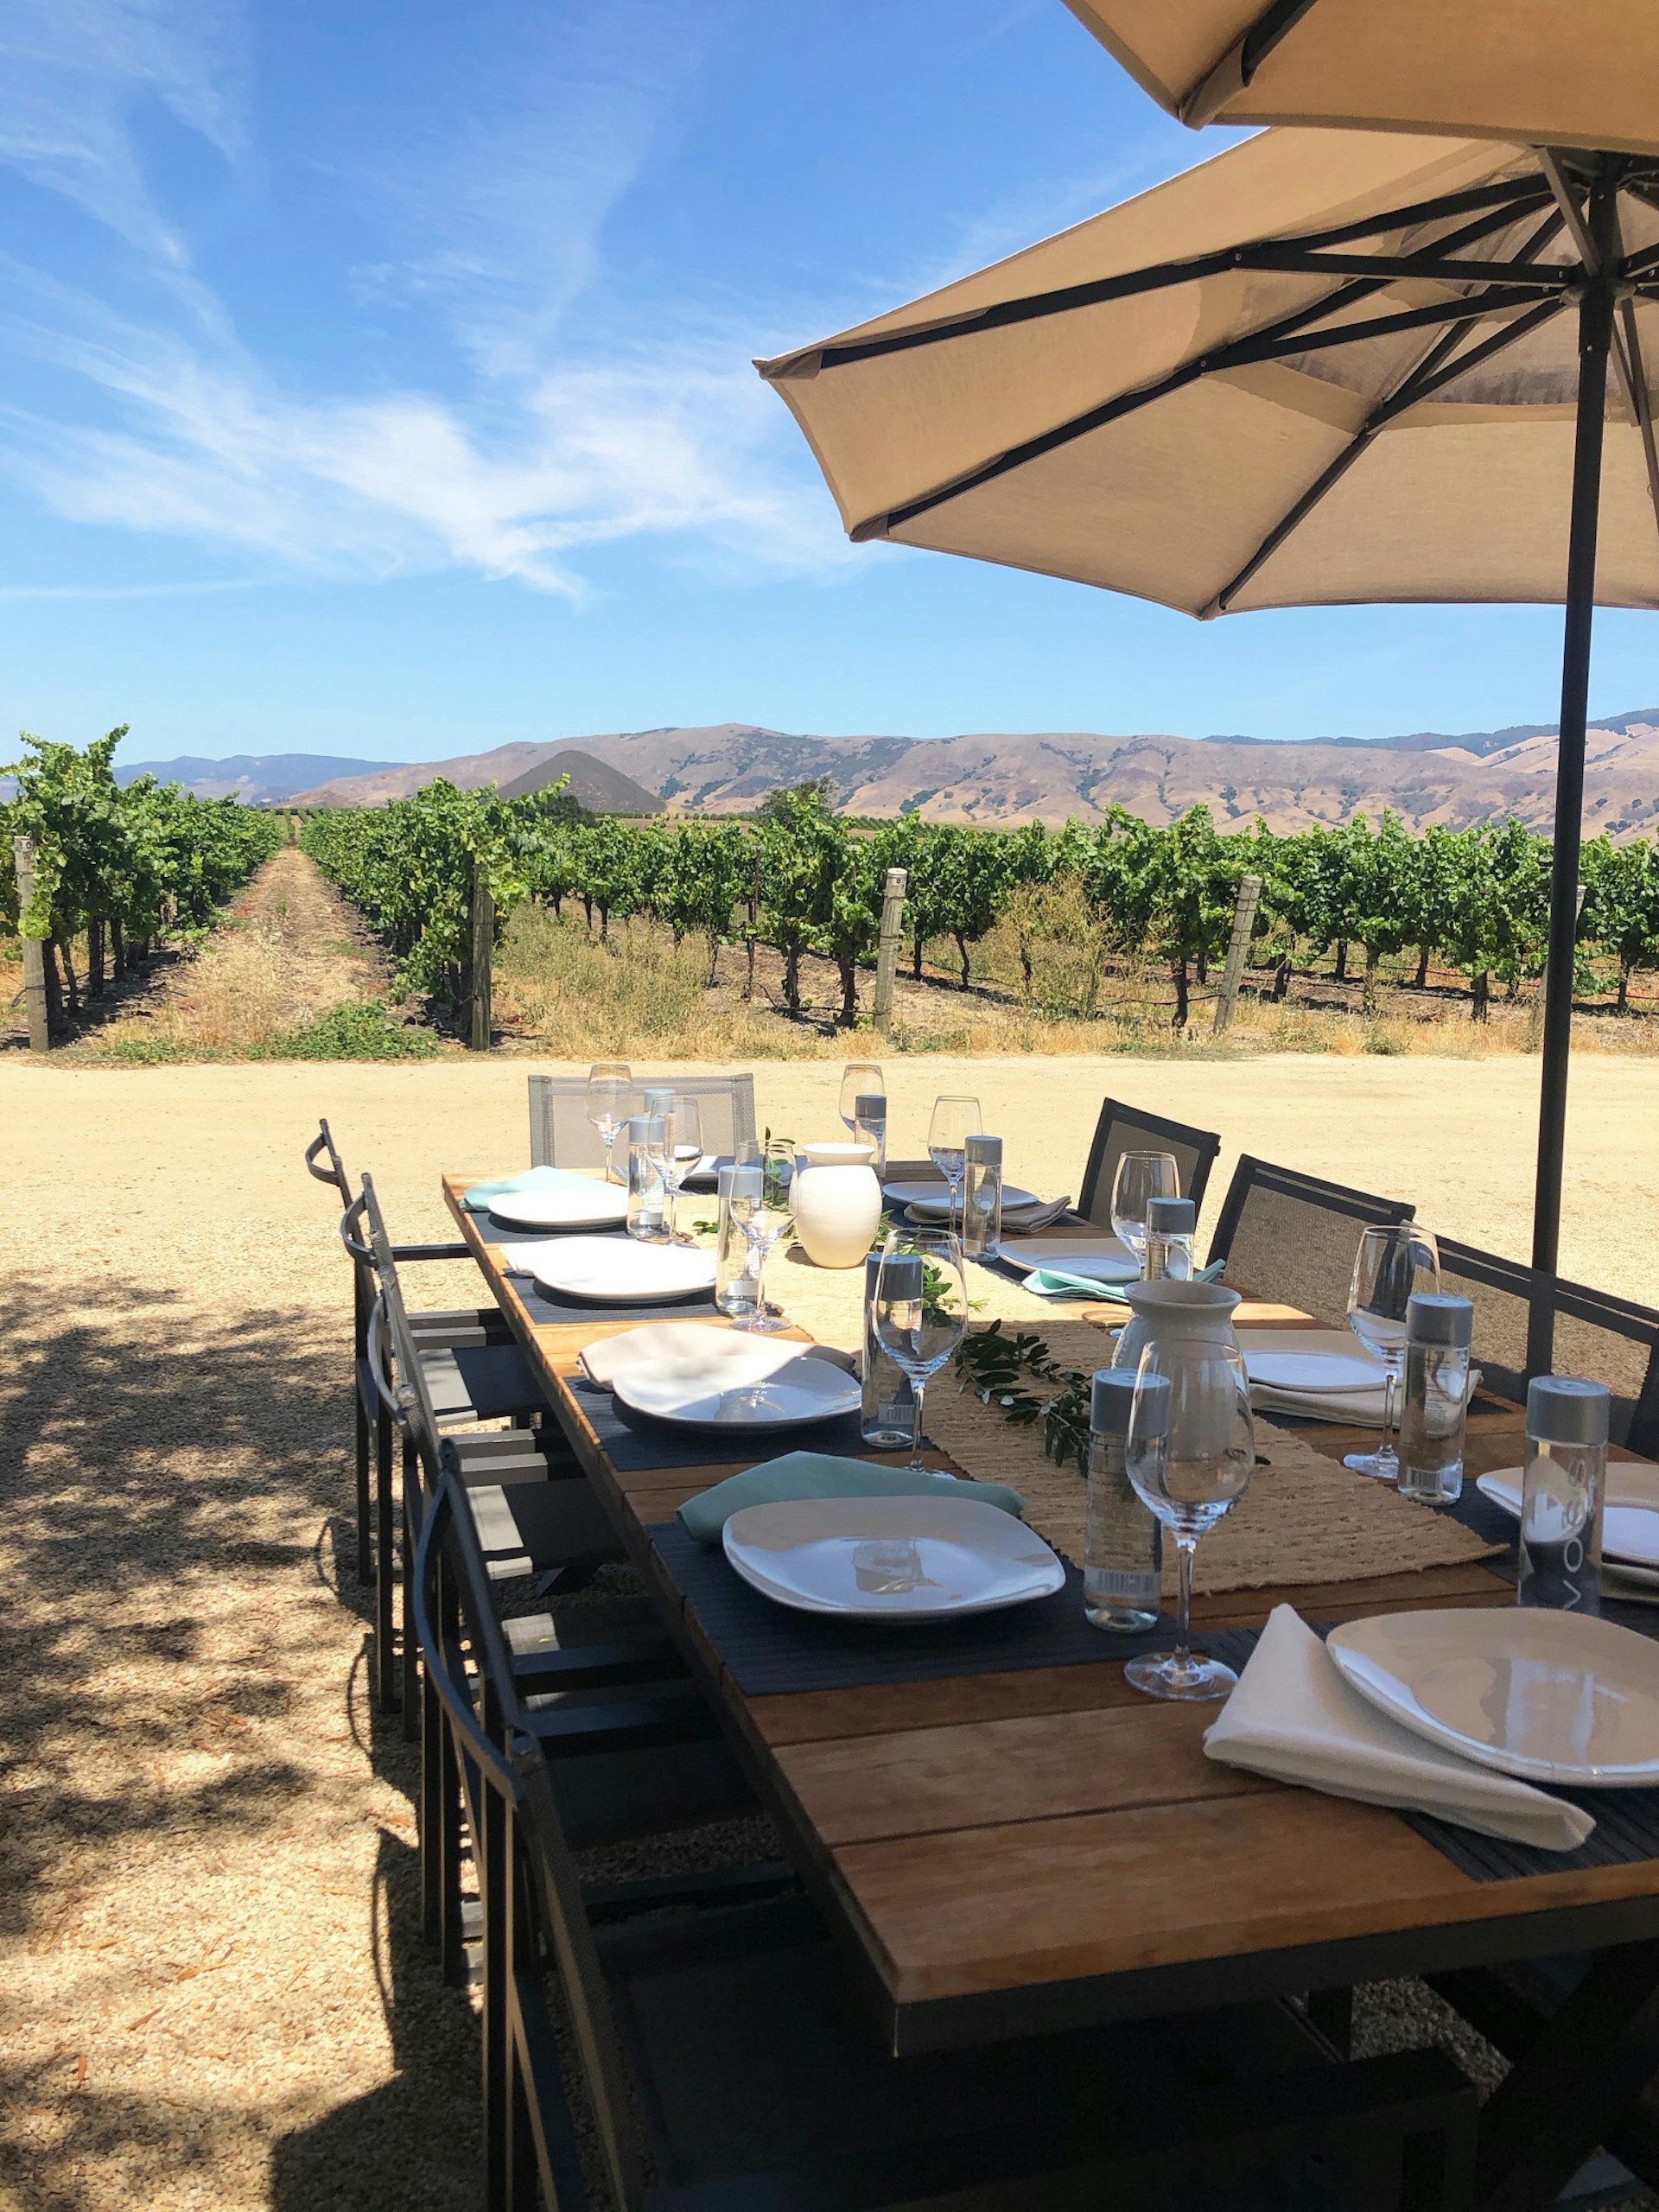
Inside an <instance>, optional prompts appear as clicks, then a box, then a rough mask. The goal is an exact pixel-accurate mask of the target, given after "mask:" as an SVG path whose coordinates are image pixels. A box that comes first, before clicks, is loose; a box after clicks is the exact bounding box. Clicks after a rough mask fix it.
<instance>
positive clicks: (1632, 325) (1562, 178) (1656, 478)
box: [1538, 146, 1659, 523]
mask: <svg viewBox="0 0 1659 2212" xmlns="http://www.w3.org/2000/svg"><path fill="white" fill-rule="evenodd" d="M1538 165H1539V167H1540V168H1541V169H1542V170H1543V173H1544V175H1545V177H1546V178H1547V179H1548V183H1549V188H1550V190H1551V191H1552V192H1553V193H1554V195H1555V203H1556V205H1557V207H1560V211H1561V215H1562V218H1563V219H1564V220H1565V222H1566V224H1567V229H1568V231H1569V232H1571V234H1572V238H1573V245H1575V246H1576V247H1577V249H1578V254H1579V258H1580V261H1581V262H1582V263H1583V264H1584V268H1585V272H1586V275H1587V276H1591V277H1595V276H1599V274H1600V273H1601V264H1602V255H1601V251H1600V249H1599V246H1598V245H1597V244H1596V241H1595V239H1594V238H1592V235H1591V232H1590V226H1589V224H1588V223H1587V222H1586V219H1585V217H1584V213H1583V210H1582V209H1581V208H1580V206H1579V203H1578V199H1577V197H1576V195H1575V194H1574V193H1573V188H1572V187H1571V186H1570V185H1569V184H1568V183H1567V178H1566V175H1565V174H1564V173H1563V171H1562V168H1561V164H1560V158H1559V156H1557V155H1556V154H1555V152H1554V149H1552V148H1550V147H1548V146H1543V147H1540V149H1538ZM1611 222H1612V253H1613V257H1614V266H1615V267H1616V268H1618V267H1622V265H1623V264H1624V248H1623V245H1622V244H1621V242H1620V238H1619V232H1618V203H1617V199H1615V202H1614V209H1613V213H1612V217H1611ZM1608 350H1609V351H1610V352H1611V354H1612V357H1613V368H1614V371H1615V372H1616V373H1617V375H1618V381H1619V383H1620V385H1622V386H1623V388H1624V404H1625V405H1626V406H1627V407H1628V408H1629V409H1630V419H1631V420H1632V422H1634V423H1635V424H1636V426H1637V429H1638V430H1640V432H1641V433H1642V457H1643V461H1644V463H1645V464H1646V467H1647V473H1648V498H1649V501H1650V503H1651V505H1652V507H1653V511H1654V520H1655V522H1656V523H1659V449H1656V447H1655V443H1654V435H1653V407H1652V403H1651V402H1650V400H1649V397H1648V383H1647V377H1646V375H1645V373H1644V372H1643V365H1642V341H1641V339H1640V338H1639V336H1638V335H1637V327H1636V308H1635V305H1634V303H1633V302H1632V301H1631V300H1630V299H1629V298H1625V299H1624V300H1621V301H1620V302H1619V314H1618V321H1617V322H1616V323H1615V324H1614V326H1613V330H1612V342H1611V346H1610V347H1609V349H1608Z"/></svg>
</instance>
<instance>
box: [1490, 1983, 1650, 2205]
mask: <svg viewBox="0 0 1659 2212" xmlns="http://www.w3.org/2000/svg"><path fill="white" fill-rule="evenodd" d="M1656 2072H1659V1942H1646V1943H1624V1944H1621V1945H1620V1946H1619V1947H1618V1948H1617V1949H1616V1950H1611V1951H1604V1952H1602V1954H1601V1955H1600V1956H1599V1958H1598V1959H1597V1961H1596V1962H1595V1964H1594V1965H1593V1966H1592V1967H1591V1969H1590V1971H1589V1973H1588V1974H1586V1976H1585V1978H1584V1980H1582V1981H1581V1982H1580V1984H1579V1986H1578V1987H1577V1988H1576V1989H1575V1990H1574V1991H1573V1994H1572V1995H1571V1996H1570V1997H1569V1998H1568V1999H1567V2001H1566V2003H1565V2004H1564V2005H1562V2006H1561V2008H1560V2011H1559V2012H1557V2013H1556V2014H1555V2015H1554V2018H1553V2019H1551V2021H1550V2022H1549V2024H1548V2027H1546V2028H1545V2029H1544V2030H1543V2031H1541V2034H1539V2036H1538V2037H1536V2039H1535V2041H1534V2043H1533V2044H1532V2047H1531V2049H1530V2050H1529V2051H1528V2052H1527V2054H1526V2056H1525V2057H1524V2058H1523V2059H1522V2061H1521V2063H1520V2064H1519V2065H1517V2066H1516V2067H1514V2068H1513V2069H1511V2070H1510V2074H1509V2076H1508V2078H1507V2079H1506V2080H1505V2081H1504V2082H1503V2085H1502V2087H1501V2088H1498V2089H1497V2090H1496V2091H1495V2092H1494V2094H1493V2095H1492V2097H1491V2100H1490V2101H1489V2102H1488V2104H1487V2106H1486V2108H1485V2110H1484V2113H1482V2115H1481V2123H1480V2154H1479V2166H1478V2176H1479V2182H1478V2202H1479V2205H1480V2212H1545V2208H1546V2207H1548V2205H1550V2204H1551V2203H1553V2202H1554V2199H1555V2196H1556V2195H1557V2193H1558V2192H1559V2191H1560V2189H1561V2187H1562V2186H1563V2184H1564V2183H1567V2182H1568V2181H1570V2180H1571V2179H1572V2177H1573V2174H1574V2173H1576V2172H1577V2171H1578V2169H1579V2167H1580V2165H1581V2164H1583V2162H1584V2160H1585V2158H1586V2157H1587V2156H1588V2155H1589V2153H1590V2152H1591V2151H1592V2150H1593V2148H1594V2147H1595V2145H1597V2144H1598V2143H1600V2142H1603V2141H1604V2140H1605V2139H1606V2137H1607V2136H1608V2135H1609V2134H1610V2133H1613V2132H1614V2131H1615V2130H1616V2128H1617V2126H1618V2119H1619V2115H1620V2113H1622V2112H1623V2111H1624V2109H1625V2107H1627V2106H1628V2105H1630V2104H1631V2103H1632V2102H1633V2101H1635V2099H1636V2098H1637V2096H1638V2095H1639V2094H1640V2093H1641V2091H1642V2090H1643V2088H1644V2087H1645V2086H1646V2084H1647V2082H1649V2080H1650V2078H1651V2077H1652V2076H1653V2075H1654V2074H1655V2073H1656Z"/></svg>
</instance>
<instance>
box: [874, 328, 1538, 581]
mask: <svg viewBox="0 0 1659 2212" xmlns="http://www.w3.org/2000/svg"><path fill="white" fill-rule="evenodd" d="M1338 304H1339V302H1338V299H1337V298H1334V297H1333V298H1332V299H1329V300H1323V301H1321V302H1319V304H1318V305H1317V306H1316V307H1313V308H1304V309H1303V310H1302V312H1301V314H1300V315H1294V316H1289V317H1287V318H1286V320H1285V321H1283V322H1281V323H1276V324H1274V325H1271V326H1270V327H1269V328H1268V330H1267V331H1265V332H1258V333H1257V334H1256V335H1255V336H1254V337H1251V338H1244V339H1239V340H1235V341H1234V343H1233V344H1231V345H1230V346H1219V347H1217V350H1216V352H1215V353H1201V354H1199V355H1198V358H1197V359H1196V360H1192V361H1187V362H1184V363H1183V364H1182V365H1181V366H1180V367H1179V369H1174V370H1172V371H1171V372H1170V373H1169V375H1167V376H1166V377H1160V378H1159V379H1158V381H1157V382H1156V383H1155V384H1150V385H1141V388H1140V389H1139V390H1138V391H1126V392H1121V393H1119V395H1118V396H1117V397H1116V399H1109V400H1106V401H1104V402H1103V404H1101V405H1100V406H1098V407H1091V408H1090V409H1089V410H1088V411H1087V412H1086V413H1085V414H1083V415H1076V416H1072V418H1071V421H1070V422H1068V423H1058V424H1057V425H1056V426H1055V428H1054V429H1052V430H1044V431H1042V432H1040V433H1039V435H1037V436H1036V437H1034V438H1027V439H1024V440H1023V441H1022V442H1020V444H1019V445H1017V446H1011V447H1010V448H1008V450H1007V452H1006V453H1001V454H997V455H996V457H995V459H994V460H992V461H985V462H983V463H982V465H981V466H980V467H977V468H975V469H970V470H969V471H968V472H967V473H966V474H963V475H962V476H958V477H956V478H954V479H953V480H951V481H950V483H948V484H942V485H938V486H936V487H935V488H934V489H933V490H932V491H931V492H924V493H922V494H921V495H920V496H919V497H918V498H917V499H907V500H906V501H905V503H904V504H903V505H901V506H897V507H893V508H891V509H890V510H889V511H888V512H887V513H885V514H877V515H871V516H869V517H868V518H866V519H865V520H864V521H862V522H861V523H857V524H855V525H854V527H853V528H852V530H851V531H849V537H851V538H852V540H853V542H854V543H855V544H862V543H866V542H867V541H868V539H870V538H872V537H887V536H889V535H891V533H892V532H893V531H894V530H895V529H898V528H900V527H902V525H903V524H906V523H907V522H913V521H914V520H915V519H916V518H917V517H918V515H925V514H928V513H930V512H931V511H932V509H934V508H935V507H940V506H944V505H945V503H946V502H947V501H948V500H950V499H960V498H961V497H962V495H963V493H966V492H976V491H978V490H979V489H980V488H981V486H983V485H986V484H989V483H993V482H995V480H996V479H997V478H998V477H999V476H1006V475H1007V474H1009V472H1010V471H1011V470H1013V469H1016V468H1023V467H1026V466H1027V463H1029V462H1031V461H1040V460H1041V459H1042V458H1043V457H1044V455H1045V454H1051V453H1053V452H1055V451H1057V450H1058V448H1060V447H1062V446H1066V445H1070V444H1071V442H1072V441H1073V440H1074V439H1077V438H1082V437H1086V436H1087V435H1089V433H1090V431H1091V430H1099V429H1104V428H1105V427H1106V425H1107V424H1108V423H1115V422H1117V421H1118V420H1119V419H1120V418H1121V417H1122V416H1125V415H1132V414H1134V413H1135V411H1136V410H1138V409H1140V408H1142V407H1147V406H1150V405H1151V404H1152V402H1153V401H1154V399H1165V398H1167V397H1170V395H1171V394H1172V393H1174V392H1177V391H1181V390H1183V389H1184V387H1185V386H1186V385H1189V384H1196V383H1197V382H1198V378H1200V377H1205V376H1212V375H1214V374H1216V373H1217V372H1218V371H1221V370H1224V369H1234V368H1243V367H1247V366H1249V365H1253V364H1254V363H1255V362H1258V361H1276V360H1281V359H1289V358H1290V357H1291V356H1292V355H1294V354H1296V353H1311V352H1313V350H1314V349H1315V348H1316V347H1325V346H1352V345H1357V344H1361V343H1363V341H1364V340H1368V339H1372V338H1389V337H1393V336H1394V335H1395V334H1396V333H1397V332H1400V331H1402V330H1427V329H1432V328H1433V326H1434V325H1435V324H1436V323H1441V322H1471V321H1484V318H1485V317H1486V316H1488V315H1499V314H1503V313H1504V312H1505V311H1506V310H1508V309H1509V308H1533V309H1534V310H1535V312H1536V313H1540V314H1541V313H1542V312H1544V311H1545V309H1547V310H1548V312H1550V313H1552V314H1553V313H1554V310H1555V308H1557V307H1558V306H1559V305H1560V302H1559V301H1556V300H1549V301H1547V302H1545V303H1544V309H1540V308H1538V303H1537V302H1535V300H1534V299H1533V297H1532V296H1531V294H1530V293H1529V292H1522V291H1505V290H1503V288H1502V287H1501V286H1494V287H1492V288H1491V289H1490V290H1488V291H1487V292H1485V293H1484V294H1483V295H1482V296H1480V298H1478V299H1475V300H1451V301H1445V302H1440V303H1438V304H1437V305H1435V306H1433V307H1426V308H1408V309H1407V310H1406V311H1405V312H1404V313H1402V314H1400V315H1376V316H1371V317H1370V318H1368V319H1367V320H1366V321H1363V322H1350V323H1340V324H1338V326H1337V327H1335V328H1334V329H1332V328H1329V327H1327V328H1325V329H1322V330H1306V329H1294V327H1293V326H1294V325H1296V324H1299V323H1306V322H1307V321H1309V320H1311V319H1312V318H1313V316H1315V315H1324V314H1325V313H1326V312H1327V311H1328V310H1329V309H1330V308H1332V307H1335V306H1337V305H1338Z"/></svg>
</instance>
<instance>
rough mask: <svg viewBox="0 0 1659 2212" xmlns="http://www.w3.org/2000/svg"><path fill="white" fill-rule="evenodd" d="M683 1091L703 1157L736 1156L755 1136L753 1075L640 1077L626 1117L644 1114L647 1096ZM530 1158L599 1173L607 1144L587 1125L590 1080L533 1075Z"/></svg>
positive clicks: (540, 1163)
mask: <svg viewBox="0 0 1659 2212" xmlns="http://www.w3.org/2000/svg"><path fill="white" fill-rule="evenodd" d="M648 1090H683V1091H685V1092H688V1093H689V1094H690V1096H692V1097H693V1098H695V1099H696V1102H697V1110H698V1115H699V1118H700V1119H701V1121H702V1148H703V1150H704V1151H705V1152H726V1153H730V1152H735V1151H736V1150H737V1147H738V1146H739V1145H740V1144H747V1143H748V1142H749V1141H751V1140H752V1139H753V1135H754V1077H753V1076H752V1075H694V1074H690V1073H683V1074H681V1073H674V1072H672V1071H671V1072H670V1073H669V1074H667V1075H659V1076H652V1077H649V1078H647V1077H644V1076H641V1077H638V1078H637V1079H636V1081H635V1082H634V1083H633V1084H632V1087H631V1088H630V1090H629V1092H628V1103H627V1109H626V1110H627V1111H628V1113H629V1114H639V1113H643V1112H644V1110H645V1093H646V1091H648ZM530 1156H531V1160H532V1161H533V1163H534V1164H535V1165H536V1166H537V1167H602V1166H604V1165H605V1144H604V1140H603V1139H602V1138H601V1135H600V1134H599V1131H598V1130H597V1129H596V1128H594V1125H593V1123H592V1122H590V1121H589V1120H588V1078H587V1077H586V1076H582V1075H533V1076H531V1078H530Z"/></svg>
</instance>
